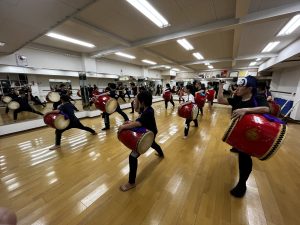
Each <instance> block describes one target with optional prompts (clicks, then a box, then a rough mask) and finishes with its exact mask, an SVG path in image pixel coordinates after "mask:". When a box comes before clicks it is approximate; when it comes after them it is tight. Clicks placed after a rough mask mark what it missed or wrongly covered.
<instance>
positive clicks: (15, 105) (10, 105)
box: [7, 101, 20, 110]
mask: <svg viewBox="0 0 300 225" xmlns="http://www.w3.org/2000/svg"><path fill="white" fill-rule="evenodd" d="M7 107H8V108H9V109H11V110H16V109H18V108H20V104H19V102H17V101H10V102H9V103H8V105H7Z"/></svg>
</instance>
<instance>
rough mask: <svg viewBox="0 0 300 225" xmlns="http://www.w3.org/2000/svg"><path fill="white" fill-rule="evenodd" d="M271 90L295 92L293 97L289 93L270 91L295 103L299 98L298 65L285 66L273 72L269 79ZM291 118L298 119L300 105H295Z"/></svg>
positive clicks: (299, 79)
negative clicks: (270, 79)
mask: <svg viewBox="0 0 300 225" xmlns="http://www.w3.org/2000/svg"><path fill="white" fill-rule="evenodd" d="M270 86H271V91H272V90H275V91H282V92H290V93H296V95H295V97H292V96H291V95H290V94H284V93H276V92H272V94H273V96H274V97H278V98H283V99H287V100H289V99H291V100H294V105H295V103H296V102H297V101H298V100H299V99H300V66H296V67H291V68H286V69H282V70H278V71H275V72H273V75H272V81H271V84H270ZM291 118H293V119H296V120H300V106H299V104H298V105H297V106H296V107H295V109H294V110H293V112H292V113H291Z"/></svg>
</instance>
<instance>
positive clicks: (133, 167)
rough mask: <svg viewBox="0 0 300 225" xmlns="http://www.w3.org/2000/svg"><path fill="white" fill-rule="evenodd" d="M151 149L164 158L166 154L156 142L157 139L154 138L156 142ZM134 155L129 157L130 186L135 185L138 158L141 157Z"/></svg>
mask: <svg viewBox="0 0 300 225" xmlns="http://www.w3.org/2000/svg"><path fill="white" fill-rule="evenodd" d="M151 148H153V149H154V150H155V151H156V152H157V153H158V154H159V155H160V156H161V157H163V156H164V153H163V151H162V149H161V147H160V146H159V145H158V144H157V143H156V142H155V137H154V141H153V143H152V145H151ZM132 153H133V152H132ZM132 153H131V154H130V155H129V181H128V183H130V184H134V183H135V179H136V171H137V167H138V157H139V155H135V154H132Z"/></svg>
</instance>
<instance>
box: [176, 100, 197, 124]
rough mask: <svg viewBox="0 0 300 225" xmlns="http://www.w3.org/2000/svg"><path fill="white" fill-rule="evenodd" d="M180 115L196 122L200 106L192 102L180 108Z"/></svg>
mask: <svg viewBox="0 0 300 225" xmlns="http://www.w3.org/2000/svg"><path fill="white" fill-rule="evenodd" d="M178 115H179V116H180V117H182V118H185V119H191V120H195V119H197V116H198V106H197V105H196V104H193V103H191V102H189V103H183V104H181V105H180V106H178Z"/></svg>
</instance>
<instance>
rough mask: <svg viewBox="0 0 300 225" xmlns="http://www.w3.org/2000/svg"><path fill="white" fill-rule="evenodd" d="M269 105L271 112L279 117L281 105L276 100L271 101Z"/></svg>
mask: <svg viewBox="0 0 300 225" xmlns="http://www.w3.org/2000/svg"><path fill="white" fill-rule="evenodd" d="M268 103H269V107H270V114H271V115H273V116H276V117H279V115H280V111H281V107H280V105H278V104H277V103H276V102H274V101H269V102H268Z"/></svg>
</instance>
